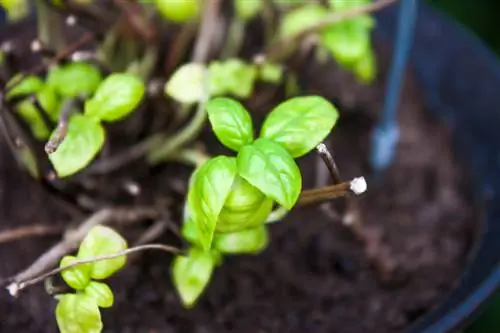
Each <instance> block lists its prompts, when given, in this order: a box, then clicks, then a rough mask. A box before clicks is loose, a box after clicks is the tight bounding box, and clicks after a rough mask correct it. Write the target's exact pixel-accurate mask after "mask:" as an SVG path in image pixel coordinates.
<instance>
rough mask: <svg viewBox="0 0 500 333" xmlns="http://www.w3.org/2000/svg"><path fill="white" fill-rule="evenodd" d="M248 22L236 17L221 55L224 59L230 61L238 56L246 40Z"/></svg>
mask: <svg viewBox="0 0 500 333" xmlns="http://www.w3.org/2000/svg"><path fill="white" fill-rule="evenodd" d="M245 25H246V22H245V21H244V20H242V19H240V18H239V17H238V16H234V17H233V19H232V20H231V25H230V26H229V34H228V37H227V39H226V44H225V45H224V48H223V50H222V53H221V58H222V59H228V58H232V57H234V56H236V55H237V54H238V53H239V52H240V49H241V45H242V42H243V39H244V38H245Z"/></svg>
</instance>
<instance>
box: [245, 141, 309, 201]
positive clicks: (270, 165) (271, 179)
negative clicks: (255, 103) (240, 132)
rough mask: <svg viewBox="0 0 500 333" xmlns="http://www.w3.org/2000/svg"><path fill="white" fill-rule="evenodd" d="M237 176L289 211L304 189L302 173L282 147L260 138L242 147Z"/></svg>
mask: <svg viewBox="0 0 500 333" xmlns="http://www.w3.org/2000/svg"><path fill="white" fill-rule="evenodd" d="M237 163H238V172H239V175H240V176H241V177H243V178H244V179H245V180H246V181H248V182H249V183H250V184H252V185H253V186H255V187H256V188H258V189H259V190H261V191H262V192H264V194H265V195H267V196H269V197H271V198H272V199H274V200H275V201H277V202H278V203H279V204H280V205H281V206H283V207H285V208H286V209H288V210H290V209H291V208H292V207H293V206H294V205H295V203H296V201H297V199H298V197H299V194H300V191H301V188H302V177H301V175H300V170H299V167H298V166H297V164H296V163H295V161H294V160H293V158H292V157H291V156H290V154H289V153H288V152H287V151H286V150H285V149H284V148H283V147H282V146H280V145H279V144H277V143H275V142H274V141H271V140H269V139H265V138H260V139H257V140H255V141H254V142H253V144H251V145H248V146H245V147H243V148H242V149H241V150H240V152H239V154H238V158H237Z"/></svg>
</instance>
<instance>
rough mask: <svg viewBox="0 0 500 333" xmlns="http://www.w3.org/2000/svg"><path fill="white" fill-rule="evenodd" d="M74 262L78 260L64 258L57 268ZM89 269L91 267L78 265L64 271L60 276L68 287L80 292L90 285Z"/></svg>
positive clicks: (69, 257) (71, 257) (68, 257)
mask: <svg viewBox="0 0 500 333" xmlns="http://www.w3.org/2000/svg"><path fill="white" fill-rule="evenodd" d="M76 260H78V259H77V258H76V257H73V256H64V257H63V258H62V259H61V263H60V264H59V267H64V266H68V265H70V264H71V263H73V262H74V261H76ZM90 268H91V265H89V264H83V265H78V266H75V267H71V268H68V269H65V270H64V271H62V272H61V276H62V278H63V280H64V281H65V282H66V283H67V284H68V286H70V287H71V288H73V289H76V290H82V289H85V287H87V286H88V284H89V283H90Z"/></svg>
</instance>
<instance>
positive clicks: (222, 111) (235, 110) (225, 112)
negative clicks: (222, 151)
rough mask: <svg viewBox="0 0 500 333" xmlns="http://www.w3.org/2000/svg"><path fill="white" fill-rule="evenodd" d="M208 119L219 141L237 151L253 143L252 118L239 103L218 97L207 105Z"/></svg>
mask: <svg viewBox="0 0 500 333" xmlns="http://www.w3.org/2000/svg"><path fill="white" fill-rule="evenodd" d="M207 112H208V119H209V121H210V124H211V125H212V130H213V131H214V132H215V135H216V136H217V138H218V139H219V141H220V142H221V143H222V144H223V145H224V146H226V147H228V148H229V149H232V150H234V151H238V150H239V149H240V148H241V147H243V146H244V145H247V144H249V143H251V142H252V141H253V126H252V118H251V117H250V114H249V113H248V111H247V110H246V109H245V107H244V106H243V105H241V103H239V102H237V101H235V100H233V99H230V98H224V97H218V98H214V99H212V100H210V101H209V102H208V103H207Z"/></svg>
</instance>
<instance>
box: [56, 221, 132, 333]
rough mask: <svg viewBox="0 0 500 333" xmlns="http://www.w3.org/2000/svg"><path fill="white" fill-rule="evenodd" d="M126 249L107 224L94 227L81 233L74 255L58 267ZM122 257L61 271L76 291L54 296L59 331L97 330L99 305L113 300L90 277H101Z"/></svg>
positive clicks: (81, 332)
mask: <svg viewBox="0 0 500 333" xmlns="http://www.w3.org/2000/svg"><path fill="white" fill-rule="evenodd" d="M126 248H127V242H126V241H125V239H123V237H121V236H120V235H119V234H118V233H117V232H116V231H114V230H113V229H111V228H109V227H104V226H100V225H98V226H95V227H93V228H92V229H91V230H90V231H89V233H88V234H87V235H86V236H85V238H84V239H83V241H82V243H81V244H80V247H79V249H78V253H77V255H76V257H74V256H65V257H64V258H63V259H62V260H61V262H60V267H65V266H67V265H70V264H72V263H74V262H75V261H79V260H84V259H91V258H93V257H96V256H103V255H112V254H115V253H117V252H120V251H123V250H125V249H126ZM125 261H126V258H125V256H120V257H118V258H114V259H106V260H101V261H95V262H91V263H85V264H79V265H77V266H73V267H71V268H68V269H65V270H63V271H62V272H61V276H62V278H63V280H64V281H65V282H66V283H67V284H68V285H69V286H70V287H72V288H74V289H75V290H76V293H74V294H63V295H59V296H58V300H59V303H58V304H57V307H56V311H55V314H56V319H57V325H58V327H59V331H60V332H61V333H88V332H92V333H100V332H101V331H102V327H103V324H102V320H101V313H100V310H99V308H109V307H111V306H112V305H113V303H114V295H113V291H112V290H111V288H110V287H109V286H108V285H107V284H105V283H102V282H97V281H93V280H92V279H104V278H107V277H109V276H111V275H112V274H114V273H115V272H116V271H117V270H119V269H120V268H122V267H123V265H124V264H125Z"/></svg>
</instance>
